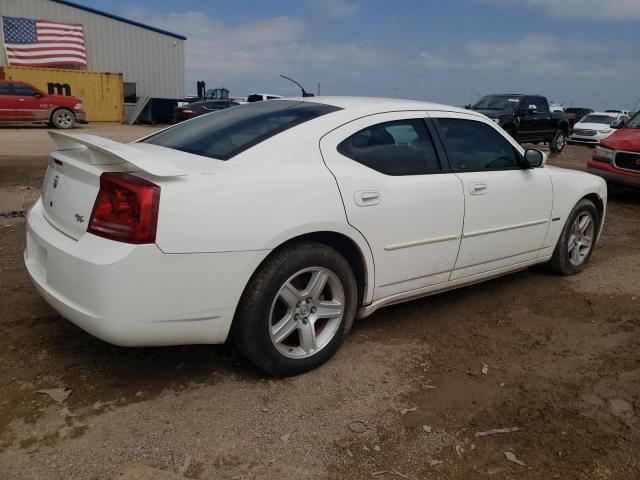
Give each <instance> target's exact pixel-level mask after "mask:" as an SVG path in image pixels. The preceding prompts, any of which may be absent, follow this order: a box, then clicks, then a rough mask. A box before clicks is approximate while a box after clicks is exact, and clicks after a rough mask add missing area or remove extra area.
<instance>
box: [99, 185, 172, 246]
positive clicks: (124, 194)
mask: <svg viewBox="0 0 640 480" xmlns="http://www.w3.org/2000/svg"><path fill="white" fill-rule="evenodd" d="M159 207H160V187H159V186H158V185H155V184H153V183H151V182H149V181H147V180H144V179H142V178H139V177H135V176H133V175H129V174H128V173H103V174H102V175H100V191H99V192H98V196H97V197H96V202H95V203H94V204H93V211H92V212H91V218H90V219H89V227H88V228H87V232H89V233H93V234H94V235H98V236H100V237H104V238H108V239H110V240H117V241H119V242H126V243H136V244H140V243H154V242H155V241H156V228H157V226H158V208H159Z"/></svg>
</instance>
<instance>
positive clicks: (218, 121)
mask: <svg viewBox="0 0 640 480" xmlns="http://www.w3.org/2000/svg"><path fill="white" fill-rule="evenodd" d="M337 110H341V109H340V108H339V107H334V106H331V105H323V104H320V103H313V102H300V101H294V100H273V101H270V102H256V103H250V104H246V105H240V106H238V107H234V108H229V109H226V110H221V111H219V112H214V113H209V114H207V115H202V116H200V117H196V118H195V119H193V120H190V121H187V122H184V123H180V124H178V125H176V126H175V127H171V128H168V129H166V130H163V131H161V132H158V133H157V134H155V135H153V136H151V137H149V138H147V139H146V140H143V142H145V143H152V144H154V145H160V146H161V147H167V148H173V149H174V150H180V151H183V152H187V153H194V154H196V155H202V156H205V157H211V158H216V159H220V160H228V159H230V158H231V157H233V156H235V155H237V154H239V153H240V152H243V151H244V150H246V149H248V148H251V147H253V146H254V145H257V144H259V143H260V142H263V141H265V140H266V139H268V138H270V137H272V136H274V135H277V134H279V133H281V132H284V131H285V130H288V129H289V128H292V127H295V126H296V125H300V124H301V123H304V122H308V121H309V120H313V119H314V118H317V117H320V116H322V115H326V114H327V113H331V112H335V111H337Z"/></svg>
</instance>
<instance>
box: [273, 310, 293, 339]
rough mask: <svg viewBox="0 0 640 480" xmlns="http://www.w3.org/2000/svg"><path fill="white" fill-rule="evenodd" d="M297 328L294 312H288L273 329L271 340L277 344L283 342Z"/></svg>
mask: <svg viewBox="0 0 640 480" xmlns="http://www.w3.org/2000/svg"><path fill="white" fill-rule="evenodd" d="M297 327H298V324H297V322H296V320H295V318H294V317H293V312H288V313H287V314H286V315H285V316H284V317H283V318H282V320H280V321H279V322H278V323H276V324H275V325H273V326H272V327H271V338H273V341H274V342H276V343H280V342H283V341H284V340H286V339H287V337H288V336H289V335H291V334H292V333H293V331H294V330H295V329H296V328H297Z"/></svg>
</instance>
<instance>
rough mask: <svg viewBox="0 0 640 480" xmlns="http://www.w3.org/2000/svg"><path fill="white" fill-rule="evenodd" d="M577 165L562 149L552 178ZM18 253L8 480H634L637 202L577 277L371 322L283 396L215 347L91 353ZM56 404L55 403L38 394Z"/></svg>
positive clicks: (10, 270) (626, 199)
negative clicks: (135, 473)
mask: <svg viewBox="0 0 640 480" xmlns="http://www.w3.org/2000/svg"><path fill="white" fill-rule="evenodd" d="M100 128H101V130H100V134H102V135H106V136H110V137H112V138H116V139H132V138H136V137H139V136H141V135H144V133H146V132H148V131H150V130H149V129H144V128H143V130H144V131H143V132H140V131H139V129H135V128H131V127H123V126H109V127H100ZM96 130H98V129H96V128H95V127H93V126H92V127H90V128H86V129H85V130H84V131H87V132H90V133H93V132H94V131H96ZM19 136H22V137H23V138H27V139H29V140H28V144H29V147H28V152H27V153H24V163H23V166H22V167H21V168H16V167H13V166H11V165H12V164H15V161H16V155H20V154H21V152H20V151H14V152H13V153H7V152H10V151H9V149H10V148H11V147H12V142H9V143H8V140H7V139H12V138H17V137H19ZM46 141H47V140H46V136H45V135H44V132H43V131H42V130H33V129H4V130H0V142H1V146H2V150H1V154H2V155H3V157H1V158H0V189H5V190H12V191H16V190H19V189H22V190H21V191H26V192H30V191H35V192H36V193H37V188H38V187H39V186H40V182H41V181H42V177H43V174H44V171H43V165H44V164H45V161H46V157H45V155H46V151H47V148H48V146H47V145H46ZM26 150H27V149H25V151H26ZM589 156H590V150H589V149H588V148H586V147H568V149H567V150H566V151H565V153H563V154H562V155H561V156H558V157H556V158H553V159H552V160H551V162H550V163H554V164H560V165H562V166H567V167H571V168H584V165H585V163H586V160H587V158H588V157H589ZM19 160H20V161H22V160H23V159H22V158H21V159H19ZM3 162H4V163H3ZM28 187H32V188H31V190H29V188H28ZM27 197H29V198H32V197H34V194H33V193H31V194H30V195H26V197H25V198H27ZM27 200H28V198H27ZM24 236H25V233H24V220H23V219H22V218H7V217H4V218H3V217H0V326H1V329H2V333H3V334H2V335H1V336H0V478H1V479H3V480H4V479H65V480H68V479H83V480H84V479H111V478H114V477H116V476H117V474H118V472H120V471H121V470H122V469H123V468H125V467H126V466H127V465H131V464H144V465H147V466H149V467H152V468H156V469H159V470H164V471H166V472H171V473H173V474H174V475H176V477H175V478H182V477H186V478H192V479H253V478H256V479H258V478H259V479H282V478H304V479H321V478H330V479H360V478H362V479H364V478H367V479H370V478H381V479H422V478H426V479H475V478H478V479H479V478H499V479H547V478H550V479H553V478H562V479H567V478H571V479H573V478H577V479H585V480H586V479H590V480H591V479H603V480H604V479H637V478H640V417H639V415H640V250H638V241H639V239H640V193H639V192H630V191H619V190H613V191H611V192H610V199H609V211H608V217H607V221H606V226H605V230H604V234H603V237H602V240H601V242H600V244H599V246H598V248H597V250H596V251H595V253H594V255H593V257H592V260H591V265H590V266H589V268H588V269H587V270H586V271H585V272H584V273H583V274H581V275H578V276H575V277H571V278H561V277H557V276H553V275H550V274H548V273H546V272H545V271H544V270H543V269H539V268H536V269H530V270H528V271H525V272H522V273H518V274H514V275H511V276H508V277H503V278H501V279H498V280H494V281H491V282H488V283H485V284H481V285H477V286H473V287H468V288H465V289H461V290H458V291H455V292H450V293H446V294H442V295H439V296H435V297H431V298H427V299H423V300H419V301H414V302H411V303H407V304H404V305H400V306H396V307H390V308H387V309H384V310H381V311H379V312H378V313H376V314H375V315H374V316H372V317H370V318H368V319H366V320H363V321H360V322H358V323H357V324H356V326H355V328H354V331H353V334H352V335H351V336H350V338H349V339H348V341H347V342H346V344H345V345H344V346H343V348H342V349H341V350H340V351H339V353H338V355H337V356H336V357H335V358H334V359H333V360H332V361H330V362H329V363H328V364H327V365H326V366H324V367H323V368H321V369H319V370H317V371H314V372H312V373H309V374H307V375H303V376H300V377H296V378H290V379H286V380H273V379H269V378H265V377H264V376H263V375H262V374H261V373H260V372H258V371H256V370H255V369H254V368H252V367H251V366H250V365H249V364H248V363H247V362H245V361H244V360H243V359H241V358H240V357H239V356H238V354H237V353H236V351H235V350H234V349H233V347H232V346H229V345H223V346H211V347H206V346H204V347H203V346H198V347H180V348H149V349H124V348H117V347H112V346H110V345H107V344H105V343H103V342H100V341H98V340H96V339H94V338H92V337H90V336H89V335H87V334H85V333H84V332H83V331H81V330H80V329H78V328H76V327H74V326H73V325H71V324H70V323H69V322H67V321H65V320H63V319H62V318H60V316H58V315H57V314H56V313H55V312H54V311H53V310H52V309H51V308H50V307H48V306H47V305H46V304H45V303H44V301H42V300H41V299H40V297H39V296H38V295H37V293H36V292H35V290H34V289H33V287H32V286H31V284H30V281H29V279H28V278H27V274H26V272H25V269H24V266H23V264H22V258H21V255H22V250H23V248H24ZM485 365H486V366H487V367H486V369H484V372H483V367H484V366H485ZM60 387H64V388H67V389H69V390H70V391H71V395H70V396H69V397H68V398H67V399H66V400H62V401H61V402H59V403H58V402H56V401H54V400H53V399H52V398H51V397H50V396H48V395H46V394H42V393H38V390H41V389H51V388H60ZM512 427H517V429H518V430H517V431H512V432H509V433H501V434H495V435H489V436H481V437H477V436H476V432H483V431H487V430H491V429H495V428H512ZM505 452H508V454H509V455H511V454H513V455H515V457H516V458H517V459H518V460H520V461H522V462H523V464H522V465H520V464H517V463H513V462H511V461H509V460H508V459H507V457H506V455H505ZM122 478H124V477H122ZM149 478H151V477H149ZM155 478H160V477H158V476H157V475H156V476H155ZM172 478H173V477H172Z"/></svg>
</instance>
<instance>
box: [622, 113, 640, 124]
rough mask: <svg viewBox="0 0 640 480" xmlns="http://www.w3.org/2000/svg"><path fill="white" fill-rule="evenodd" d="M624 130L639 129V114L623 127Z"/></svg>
mask: <svg viewBox="0 0 640 480" xmlns="http://www.w3.org/2000/svg"><path fill="white" fill-rule="evenodd" d="M625 127H626V128H640V112H638V113H636V114H635V115H634V116H633V117H631V120H629V121H628V122H627V124H626V125H625Z"/></svg>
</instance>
